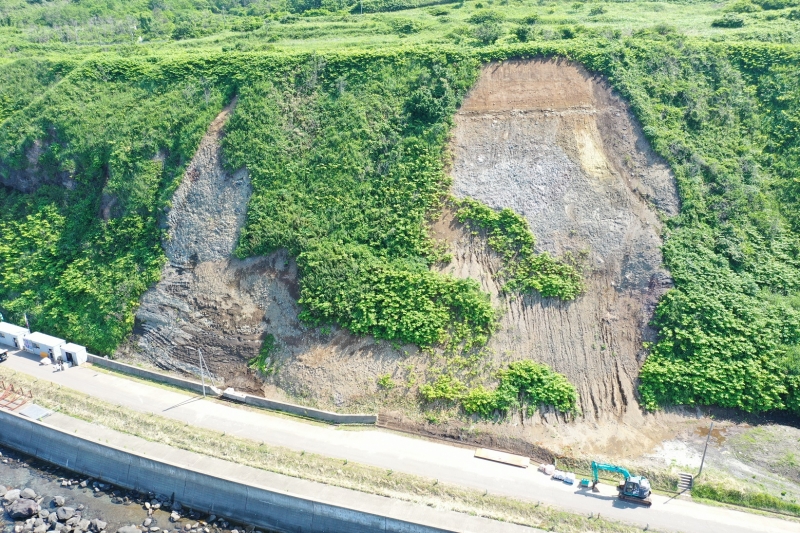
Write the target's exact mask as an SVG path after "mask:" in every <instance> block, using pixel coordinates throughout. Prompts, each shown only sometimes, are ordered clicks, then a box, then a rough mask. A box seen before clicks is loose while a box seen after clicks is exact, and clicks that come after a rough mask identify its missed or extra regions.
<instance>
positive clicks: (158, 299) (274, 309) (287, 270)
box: [116, 103, 400, 405]
mask: <svg viewBox="0 0 800 533" xmlns="http://www.w3.org/2000/svg"><path fill="white" fill-rule="evenodd" d="M234 105H235V103H234V104H231V106H229V107H228V108H226V109H225V110H223V111H222V112H221V113H220V115H219V116H218V117H217V118H216V119H215V120H214V122H213V123H212V124H211V126H210V127H209V130H208V132H207V134H206V136H205V138H204V139H203V140H202V142H201V144H200V147H199V148H198V150H197V153H196V154H195V156H194V158H193V159H192V161H191V163H190V164H189V166H188V168H187V170H186V173H185V175H184V179H183V181H182V182H181V185H180V187H179V188H178V190H177V191H176V193H175V195H174V197H173V201H172V208H171V210H170V211H169V214H168V215H167V220H166V224H167V234H168V237H167V239H166V240H165V241H164V250H165V252H166V256H167V259H168V263H167V264H166V265H165V267H164V269H163V271H162V273H161V281H159V283H158V284H156V286H154V287H152V288H151V289H150V290H148V291H147V293H145V295H144V296H143V297H142V300H141V305H140V307H139V310H138V311H137V314H136V325H135V328H134V333H133V335H132V336H131V338H130V339H129V341H128V342H127V343H126V344H125V345H124V346H122V347H121V348H120V349H119V350H118V353H117V354H116V355H117V356H118V357H121V358H123V359H128V360H134V361H137V362H139V363H144V364H149V365H154V366H158V367H160V368H164V369H168V370H174V371H178V372H185V373H189V374H193V375H196V376H199V374H200V371H199V358H198V354H197V349H200V350H202V353H203V356H204V358H205V360H206V362H207V364H208V365H209V368H210V370H211V372H212V374H213V375H214V378H215V379H217V380H218V382H217V383H218V384H223V383H224V385H225V386H232V387H234V388H236V389H238V390H245V391H250V392H255V393H261V392H263V391H264V390H265V389H266V391H267V393H268V394H269V395H271V396H276V395H277V396H281V395H282V394H283V391H286V392H289V393H290V394H291V395H294V396H303V397H306V398H308V399H309V400H310V401H311V402H312V403H313V402H317V401H319V402H322V403H324V404H333V405H341V404H344V403H345V402H350V401H353V400H354V399H357V398H359V397H362V396H364V395H366V394H369V393H371V392H374V391H375V390H376V389H377V385H376V383H375V376H377V375H379V374H381V373H383V372H386V371H388V370H391V369H393V368H395V367H396V359H397V357H398V356H399V353H400V352H399V350H396V349H394V348H392V347H391V346H390V345H389V344H388V343H378V342H375V341H374V340H373V339H370V338H357V337H354V336H352V335H350V334H348V333H347V332H345V331H341V330H333V331H330V332H326V333H325V334H322V333H320V331H319V330H317V329H308V328H305V327H304V326H303V325H302V324H301V323H300V322H299V320H298V319H297V315H298V313H299V310H300V309H299V307H298V304H297V299H298V298H299V288H298V285H297V267H296V264H295V263H294V261H293V260H292V259H291V258H289V257H288V256H287V255H286V253H284V252H282V251H279V252H276V253H273V254H271V255H269V256H267V257H254V258H248V259H245V260H240V259H237V258H235V257H232V256H231V254H232V253H233V251H234V249H235V247H236V242H237V239H238V234H239V230H240V228H241V227H242V225H243V224H244V221H245V215H246V209H247V203H248V200H249V198H250V194H251V192H252V191H251V187H250V182H249V178H248V175H247V172H246V171H239V172H236V173H234V174H233V175H230V174H228V173H227V172H226V171H225V170H224V168H223V165H222V150H221V147H220V139H221V138H222V135H223V127H224V124H225V120H226V119H227V117H228V116H229V115H230V113H231V112H232V110H233V106H234ZM266 334H273V335H275V337H276V339H277V341H278V346H279V352H278V354H277V357H276V363H277V365H278V366H279V371H278V372H276V373H275V374H274V375H273V376H270V377H266V378H265V377H264V376H260V375H259V374H258V373H257V372H256V371H255V370H252V369H250V368H248V361H249V360H250V359H252V358H253V357H255V356H256V355H257V354H258V351H259V348H260V347H261V344H262V342H263V339H264V336H265V335H266ZM275 385H278V386H277V387H276V386H275Z"/></svg>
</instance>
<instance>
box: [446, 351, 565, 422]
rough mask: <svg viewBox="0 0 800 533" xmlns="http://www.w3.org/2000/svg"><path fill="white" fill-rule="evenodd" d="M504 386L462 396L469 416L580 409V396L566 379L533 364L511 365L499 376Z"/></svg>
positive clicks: (482, 389) (517, 362)
mask: <svg viewBox="0 0 800 533" xmlns="http://www.w3.org/2000/svg"><path fill="white" fill-rule="evenodd" d="M498 376H499V378H500V383H499V385H498V386H497V388H496V389H495V390H494V391H488V390H486V389H485V388H484V387H482V386H479V387H476V388H475V389H472V390H471V391H469V392H468V393H466V394H463V395H462V396H461V405H462V407H463V408H464V411H466V412H467V413H471V414H472V413H474V414H478V415H481V416H484V417H488V416H490V415H491V414H492V413H494V412H496V411H497V412H500V413H505V412H507V411H508V410H509V409H512V408H519V409H527V411H528V412H529V413H530V412H532V411H533V410H534V409H536V408H538V407H539V406H540V405H547V406H552V407H554V408H556V409H557V410H558V411H560V412H562V413H574V412H576V411H577V409H578V393H577V391H576V390H575V387H574V386H573V385H572V384H571V383H570V382H569V381H568V380H567V378H565V377H564V376H563V375H561V374H558V373H556V372H553V371H552V370H551V369H550V368H548V367H547V366H545V365H542V364H540V363H536V362H534V361H531V360H522V361H516V362H514V363H510V364H509V365H508V368H507V369H504V370H501V371H500V372H499V373H498Z"/></svg>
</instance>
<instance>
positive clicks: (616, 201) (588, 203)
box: [434, 61, 678, 421]
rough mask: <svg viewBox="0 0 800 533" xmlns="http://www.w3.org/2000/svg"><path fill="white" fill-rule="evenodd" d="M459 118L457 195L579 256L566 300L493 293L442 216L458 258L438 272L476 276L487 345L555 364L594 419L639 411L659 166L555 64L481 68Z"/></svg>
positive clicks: (622, 113)
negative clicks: (580, 267)
mask: <svg viewBox="0 0 800 533" xmlns="http://www.w3.org/2000/svg"><path fill="white" fill-rule="evenodd" d="M455 122H456V126H455V130H454V132H453V139H452V143H451V150H452V153H453V163H452V177H453V193H454V194H455V195H456V196H458V197H471V198H475V199H478V200H481V201H482V202H485V203H486V204H488V205H489V206H491V207H493V208H496V209H501V208H505V207H508V208H512V209H513V210H514V211H516V212H517V213H519V214H521V215H523V216H524V217H525V218H526V219H527V220H528V222H529V223H530V225H531V228H532V230H533V233H534V235H535V236H536V239H537V244H536V248H537V251H540V252H543V251H547V252H550V253H551V254H554V255H556V256H560V255H562V254H564V253H565V252H571V253H573V254H584V255H585V280H586V291H585V293H584V294H583V295H581V296H579V297H578V298H577V299H576V300H574V301H570V302H562V301H558V300H555V299H543V298H541V297H539V296H538V295H532V296H523V297H520V296H519V295H503V294H501V283H500V282H499V281H498V280H496V279H495V277H494V275H495V274H496V273H497V271H498V270H499V268H500V262H499V260H498V258H497V257H496V256H495V255H494V254H492V253H491V251H490V250H488V248H487V246H486V243H485V240H484V239H483V238H481V237H480V236H474V235H472V233H471V232H469V231H466V230H465V228H464V227H463V226H461V225H460V224H458V223H457V221H455V220H454V219H453V217H452V214H447V213H446V214H445V216H444V217H443V219H442V220H440V221H438V222H437V223H436V225H435V226H434V231H435V233H436V234H437V236H438V237H439V238H443V239H445V240H446V241H448V242H449V243H450V245H451V247H452V252H453V256H454V260H453V261H452V263H451V264H450V265H448V266H447V267H445V268H443V271H445V272H449V273H452V274H454V275H456V276H459V277H472V278H475V279H478V280H479V281H480V282H481V284H482V286H483V288H484V290H486V291H488V292H490V293H491V294H492V296H493V299H494V300H495V303H496V304H497V305H499V306H500V307H501V308H502V309H503V311H504V312H503V317H502V319H501V328H500V330H499V331H498V333H497V334H496V335H495V336H494V337H493V338H492V340H491V341H490V345H489V347H490V348H492V349H493V351H494V352H495V353H496V354H497V357H498V358H499V359H500V360H502V361H511V360H516V359H521V358H531V359H535V360H537V361H541V362H544V363H547V364H548V365H550V366H551V367H553V368H554V369H555V370H556V371H558V372H562V373H564V374H565V375H566V376H567V377H568V378H569V379H570V381H571V382H572V383H574V384H575V385H576V386H577V387H578V391H579V393H580V397H581V408H582V410H583V413H584V415H585V416H586V417H587V418H588V419H590V420H592V419H602V418H605V417H613V418H616V417H619V416H622V415H625V416H627V417H634V418H638V417H640V416H641V415H640V411H639V408H638V405H637V402H636V396H635V390H636V379H637V376H638V372H639V368H640V366H641V363H642V362H643V358H644V356H645V353H644V350H643V349H642V342H643V341H647V340H652V339H653V333H654V332H653V331H652V330H651V329H650V328H649V326H648V323H649V322H650V320H651V318H652V313H653V310H654V308H655V305H656V304H657V302H658V299H659V297H660V296H661V295H662V294H663V293H664V291H665V290H666V289H667V288H668V287H670V285H671V280H670V277H669V274H668V273H667V272H666V271H665V270H664V269H663V267H662V266H661V261H662V257H661V252H660V246H661V237H660V234H661V229H662V223H661V219H662V216H671V215H675V214H677V212H678V199H677V194H676V190H675V185H674V179H673V177H672V175H671V173H670V171H669V168H668V167H667V165H666V164H665V163H664V162H663V161H662V160H660V159H659V158H658V157H657V156H656V155H655V154H654V153H653V152H652V151H651V150H650V148H649V146H648V144H647V142H646V140H645V138H644V136H643V134H642V132H641V130H640V128H639V127H638V125H637V124H636V122H635V121H634V119H633V117H632V116H631V114H630V112H629V111H628V109H627V106H626V105H625V103H624V102H622V101H621V100H620V99H619V98H618V97H617V96H615V95H614V94H613V92H612V91H611V90H610V88H609V87H608V86H607V85H606V84H605V83H604V82H603V81H601V80H600V79H597V78H595V77H593V76H592V75H590V74H589V73H588V72H587V71H585V70H584V69H583V68H581V67H579V66H576V65H574V64H572V63H568V62H564V61H509V62H505V63H501V64H491V65H488V66H486V67H485V68H484V70H483V72H482V74H481V77H480V80H479V81H478V83H477V85H476V86H475V87H474V88H473V89H472V91H471V92H470V93H469V95H468V96H467V98H466V99H465V101H464V103H463V105H462V107H461V109H460V110H459V112H458V113H457V115H456V121H455ZM632 421H633V420H632Z"/></svg>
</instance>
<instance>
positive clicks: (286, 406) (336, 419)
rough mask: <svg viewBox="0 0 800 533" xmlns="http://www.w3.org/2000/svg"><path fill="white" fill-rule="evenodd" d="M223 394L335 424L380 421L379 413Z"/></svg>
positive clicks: (257, 405) (240, 400)
mask: <svg viewBox="0 0 800 533" xmlns="http://www.w3.org/2000/svg"><path fill="white" fill-rule="evenodd" d="M223 396H224V397H226V398H229V399H231V400H234V401H239V402H244V403H246V404H248V405H253V406H256V407H263V408H265V409H272V410H275V411H284V412H286V413H291V414H293V415H298V416H304V417H307V418H313V419H315V420H324V421H325V422H331V423H333V424H375V423H376V422H377V421H378V415H360V414H341V413H331V412H330V411H320V410H319V409H312V408H310V407H303V406H302V405H294V404H291V403H285V402H277V401H275V400H269V399H267V398H261V397H259V396H251V395H249V394H241V393H237V394H235V395H229V394H226V393H223Z"/></svg>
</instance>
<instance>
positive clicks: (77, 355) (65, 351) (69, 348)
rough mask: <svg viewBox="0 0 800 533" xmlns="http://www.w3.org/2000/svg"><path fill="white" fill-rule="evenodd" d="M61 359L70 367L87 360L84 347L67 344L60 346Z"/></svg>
mask: <svg viewBox="0 0 800 533" xmlns="http://www.w3.org/2000/svg"><path fill="white" fill-rule="evenodd" d="M61 357H62V358H63V359H64V362H65V363H70V364H71V365H72V366H78V365H82V364H83V363H85V362H86V360H87V356H86V347H85V346H81V345H80V344H73V343H71V342H68V343H67V344H64V345H62V346H61Z"/></svg>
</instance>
